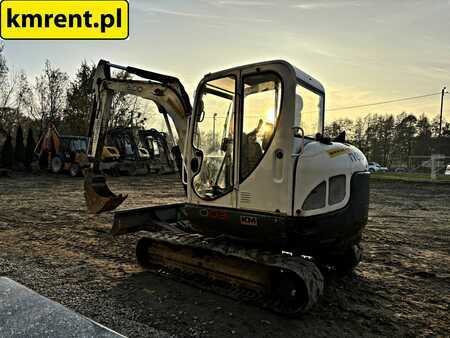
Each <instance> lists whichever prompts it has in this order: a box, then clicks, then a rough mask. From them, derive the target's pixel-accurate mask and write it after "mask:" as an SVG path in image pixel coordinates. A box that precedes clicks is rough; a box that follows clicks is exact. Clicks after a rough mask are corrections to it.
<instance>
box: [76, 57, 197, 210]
mask: <svg viewBox="0 0 450 338" xmlns="http://www.w3.org/2000/svg"><path fill="white" fill-rule="evenodd" d="M111 68H114V69H119V70H122V71H125V72H127V73H128V74H130V75H135V76H138V77H140V78H142V79H143V80H134V79H118V78H113V77H112V76H111ZM92 89H93V91H94V93H95V99H94V104H93V108H92V111H91V116H90V118H89V129H88V135H87V136H88V137H89V139H90V142H89V150H88V155H89V159H90V160H91V162H92V166H91V168H90V169H89V170H87V172H86V173H85V177H86V178H85V185H84V186H85V197H86V203H87V207H88V210H89V212H91V213H101V212H104V211H109V210H113V209H115V208H117V207H118V206H119V205H120V204H121V203H122V202H123V201H124V200H125V199H126V198H127V196H124V195H116V194H114V193H113V192H112V191H111V190H110V189H109V188H108V186H107V184H106V180H105V177H104V176H103V175H102V174H101V172H100V169H99V168H100V161H101V154H102V150H103V146H104V143H105V138H106V134H107V131H108V126H109V121H110V118H111V114H112V111H111V104H112V100H113V97H114V95H115V94H122V95H127V94H129V95H135V96H137V97H142V98H144V99H148V100H151V101H153V102H154V103H155V104H156V106H157V107H158V110H159V112H160V113H161V114H163V116H164V119H165V121H166V125H167V128H168V131H169V137H170V138H171V143H172V144H175V140H174V137H173V133H172V129H171V126H170V123H169V119H168V116H170V117H171V119H172V121H173V123H174V125H175V128H176V130H177V134H178V143H177V146H175V147H174V148H173V149H172V152H173V154H174V157H175V159H176V162H177V166H178V169H179V171H180V173H181V172H182V170H183V169H182V156H181V154H182V153H183V151H184V141H185V139H186V135H187V129H188V119H189V116H190V115H191V113H192V106H191V104H190V101H189V97H188V95H187V93H186V91H185V89H184V87H183V85H182V84H181V82H180V80H178V79H177V78H175V77H172V76H167V75H162V74H158V73H154V72H149V71H146V70H142V69H138V68H134V67H124V66H120V65H114V64H111V63H109V62H108V61H105V60H101V61H100V62H99V64H98V66H97V68H96V70H95V73H94V76H93V79H92Z"/></svg>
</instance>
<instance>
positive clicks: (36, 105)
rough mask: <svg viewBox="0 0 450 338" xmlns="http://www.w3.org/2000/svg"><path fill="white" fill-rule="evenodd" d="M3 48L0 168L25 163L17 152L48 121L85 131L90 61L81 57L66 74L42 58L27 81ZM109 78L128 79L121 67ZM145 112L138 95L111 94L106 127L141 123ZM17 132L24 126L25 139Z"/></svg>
mask: <svg viewBox="0 0 450 338" xmlns="http://www.w3.org/2000/svg"><path fill="white" fill-rule="evenodd" d="M4 50H5V45H4V44H2V43H1V42H0V166H3V167H8V168H10V167H11V166H13V165H14V164H18V165H19V167H23V166H25V167H27V165H28V160H27V159H25V157H24V156H25V155H24V156H22V155H21V154H22V150H21V149H22V145H23V147H24V148H26V149H28V148H31V147H32V146H33V145H35V142H36V140H37V139H39V138H40V136H41V135H42V134H43V133H44V132H45V131H46V129H47V127H48V126H49V124H50V123H51V124H53V125H54V126H56V128H57V129H58V131H59V132H60V133H61V134H65V135H86V134H87V129H88V120H89V114H90V112H91V109H92V105H93V101H94V94H93V93H92V89H91V88H92V83H91V79H92V76H93V74H94V71H95V67H96V65H95V64H93V63H88V62H87V61H83V62H82V63H81V65H80V66H79V68H78V69H77V71H76V73H75V74H74V76H73V77H72V78H70V77H69V75H68V74H67V73H66V72H64V71H62V70H61V69H60V68H58V67H55V66H54V65H52V64H51V62H50V61H49V60H47V61H46V62H45V64H44V66H43V69H42V71H41V73H40V74H39V75H38V76H36V77H35V79H34V80H33V81H30V80H29V79H28V77H27V75H26V73H25V72H24V71H23V70H19V71H17V70H15V69H13V68H11V67H10V66H9V65H8V62H7V60H6V57H5V54H4ZM114 76H116V77H118V78H121V79H128V78H129V75H128V74H127V73H126V72H124V71H120V72H117V73H115V74H114ZM145 110H148V106H145V105H143V104H142V101H139V100H138V98H136V97H134V96H131V95H122V94H117V95H115V96H114V98H113V103H112V109H111V120H110V126H109V127H110V128H114V127H117V126H122V127H127V126H138V127H139V126H143V125H144V123H145V122H146V120H147V118H146V117H145V114H144V113H145ZM23 130H28V134H27V142H24V141H23ZM28 140H29V142H28ZM31 140H32V141H33V142H31ZM33 150H34V149H33ZM25 153H27V154H28V151H27V152H25Z"/></svg>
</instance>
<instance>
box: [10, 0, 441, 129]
mask: <svg viewBox="0 0 450 338" xmlns="http://www.w3.org/2000/svg"><path fill="white" fill-rule="evenodd" d="M130 24H131V28H130V37H129V39H128V40H126V41H77V42H74V41H5V47H6V51H5V52H6V57H7V59H8V64H9V66H10V68H15V69H21V68H23V69H24V70H25V71H26V72H27V73H28V75H29V77H30V78H31V79H33V78H34V77H35V76H36V75H37V74H38V73H39V72H40V70H41V69H42V67H43V64H44V61H45V59H49V60H50V61H51V62H52V63H53V64H54V65H56V66H58V67H60V68H61V69H63V70H64V71H66V72H68V73H69V74H71V75H72V74H73V73H74V72H75V70H76V68H77V67H78V65H79V64H80V62H81V60H82V59H87V60H88V61H93V62H97V61H98V59H100V58H104V59H107V60H110V61H111V62H114V63H121V64H125V65H133V66H137V67H143V68H147V69H150V70H153V71H157V72H163V73H168V74H171V75H175V76H177V77H179V78H180V79H181V80H182V82H183V83H184V84H185V86H186V87H187V89H188V91H189V92H190V93H192V92H193V90H195V87H196V85H197V83H198V81H199V80H200V79H201V77H202V76H203V75H204V74H205V73H208V72H212V71H217V70H220V69H223V68H227V67H231V66H236V65H240V64H246V63H250V62H256V61H262V60H268V59H286V60H288V61H290V62H292V63H293V64H295V65H296V66H297V67H299V68H301V69H303V70H304V71H306V72H307V73H309V74H311V75H312V76H314V77H316V78H317V79H319V80H320V81H321V82H322V84H323V85H324V86H325V88H326V90H327V95H328V96H327V108H335V107H343V106H351V105H358V104H366V103H372V102H377V101H384V100H391V99H396V98H402V97H409V96H417V95H423V94H429V93H434V92H439V91H440V90H441V89H442V86H444V85H449V86H450V0H408V1H406V0H405V1H403V0H397V1H394V0H391V1H387V0H378V1H365V0H355V1H353V0H334V1H333V0H329V1H326V0H316V1H313V0H281V1H275V0H272V1H270V0H217V1H214V0H179V1H178V0H165V1H160V0H158V1H149V0H131V1H130ZM439 100H440V97H439V96H438V95H437V96H432V97H429V98H426V99H421V100H416V101H406V102H400V103H393V104H387V105H381V106H376V107H371V108H360V109H354V110H345V111H330V112H329V114H328V115H327V120H328V121H330V120H333V119H336V118H342V117H351V118H354V117H358V116H363V115H365V114H367V113H369V112H376V113H391V112H392V113H399V112H402V111H407V112H413V113H422V112H427V113H428V114H429V116H430V117H433V116H435V115H436V114H438V112H439ZM445 104H446V110H445V112H446V115H445V116H446V118H447V120H450V94H449V95H447V97H446V101H445Z"/></svg>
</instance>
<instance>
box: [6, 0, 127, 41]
mask: <svg viewBox="0 0 450 338" xmlns="http://www.w3.org/2000/svg"><path fill="white" fill-rule="evenodd" d="M128 12H129V8H128V2H127V1H126V0H81V1H79V0H3V1H1V2H0V18H1V21H0V35H1V38H2V39H5V40H123V39H127V38H128Z"/></svg>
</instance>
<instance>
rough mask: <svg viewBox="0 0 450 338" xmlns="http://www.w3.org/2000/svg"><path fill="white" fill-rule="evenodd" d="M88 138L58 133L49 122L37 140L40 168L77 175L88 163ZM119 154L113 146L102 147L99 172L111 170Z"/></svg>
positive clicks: (115, 164) (36, 151) (36, 150)
mask: <svg viewBox="0 0 450 338" xmlns="http://www.w3.org/2000/svg"><path fill="white" fill-rule="evenodd" d="M88 144H89V138H88V137H85V136H68V135H60V134H59V132H58V130H57V129H56V127H55V126H54V125H53V124H51V123H50V124H49V126H48V128H47V132H46V133H45V134H43V135H42V136H41V138H40V139H39V141H38V142H37V145H36V149H35V151H34V152H35V154H36V155H37V158H38V160H39V165H40V167H41V168H42V169H44V168H46V169H49V170H51V171H52V172H53V173H60V172H62V171H67V172H69V174H70V176H73V177H75V176H79V175H81V174H82V169H83V168H85V167H86V166H88V165H89V161H88V157H87V148H88ZM118 159H119V156H118V152H117V150H116V149H115V148H113V147H107V146H105V147H103V151H102V154H101V162H100V170H101V172H107V173H110V172H113V171H114V168H115V167H116V166H117V162H118Z"/></svg>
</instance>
